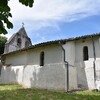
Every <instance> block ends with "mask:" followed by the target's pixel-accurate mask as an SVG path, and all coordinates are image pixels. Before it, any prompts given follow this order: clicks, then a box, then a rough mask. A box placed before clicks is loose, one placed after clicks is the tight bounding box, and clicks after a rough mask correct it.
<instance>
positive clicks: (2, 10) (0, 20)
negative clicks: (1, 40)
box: [0, 0, 34, 34]
mask: <svg viewBox="0 0 100 100" xmlns="http://www.w3.org/2000/svg"><path fill="white" fill-rule="evenodd" d="M9 1H10V0H0V34H7V30H6V28H5V24H6V27H7V28H8V29H10V28H13V24H12V23H11V22H10V21H9V19H8V18H9V17H12V14H11V13H10V7H9V6H8V2H9ZM19 2H20V3H22V4H23V5H25V6H29V7H32V6H33V3H34V0H19Z"/></svg>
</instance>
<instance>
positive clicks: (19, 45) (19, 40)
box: [17, 38, 21, 48]
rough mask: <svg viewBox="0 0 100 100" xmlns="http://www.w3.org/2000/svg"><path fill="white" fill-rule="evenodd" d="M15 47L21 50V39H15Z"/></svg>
mask: <svg viewBox="0 0 100 100" xmlns="http://www.w3.org/2000/svg"><path fill="white" fill-rule="evenodd" d="M17 45H18V47H19V48H21V38H18V39H17Z"/></svg>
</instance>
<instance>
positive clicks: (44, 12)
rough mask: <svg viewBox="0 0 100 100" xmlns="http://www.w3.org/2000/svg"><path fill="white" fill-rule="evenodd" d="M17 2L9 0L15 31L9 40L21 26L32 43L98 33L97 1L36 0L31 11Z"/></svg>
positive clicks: (99, 28)
mask: <svg viewBox="0 0 100 100" xmlns="http://www.w3.org/2000/svg"><path fill="white" fill-rule="evenodd" d="M18 1H19V0H10V1H9V6H10V7H11V13H12V16H13V17H12V18H9V19H10V21H11V22H12V23H13V25H14V28H13V29H10V30H8V34H7V35H6V36H7V37H8V38H10V37H11V36H12V34H14V33H16V32H17V31H18V30H19V29H20V28H21V27H22V23H24V27H25V30H26V32H27V34H28V36H29V37H30V38H31V41H32V44H37V43H41V42H47V41H52V40H58V39H68V38H72V37H77V36H83V35H87V34H93V33H98V32H100V0H35V2H34V4H33V7H32V8H29V7H26V6H24V5H22V4H21V3H19V2H18Z"/></svg>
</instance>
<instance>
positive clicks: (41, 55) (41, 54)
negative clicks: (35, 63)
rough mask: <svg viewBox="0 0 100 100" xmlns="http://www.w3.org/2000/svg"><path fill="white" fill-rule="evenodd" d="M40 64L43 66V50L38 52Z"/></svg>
mask: <svg viewBox="0 0 100 100" xmlns="http://www.w3.org/2000/svg"><path fill="white" fill-rule="evenodd" d="M40 66H44V52H41V53H40Z"/></svg>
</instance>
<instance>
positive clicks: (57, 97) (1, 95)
mask: <svg viewBox="0 0 100 100" xmlns="http://www.w3.org/2000/svg"><path fill="white" fill-rule="evenodd" d="M0 100H100V93H99V92H90V91H85V92H83V91H82V92H77V93H73V94H67V93H64V92H56V91H49V90H45V89H24V88H22V87H21V86H19V85H0Z"/></svg>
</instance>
